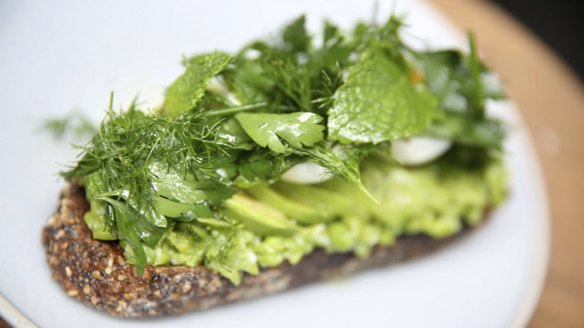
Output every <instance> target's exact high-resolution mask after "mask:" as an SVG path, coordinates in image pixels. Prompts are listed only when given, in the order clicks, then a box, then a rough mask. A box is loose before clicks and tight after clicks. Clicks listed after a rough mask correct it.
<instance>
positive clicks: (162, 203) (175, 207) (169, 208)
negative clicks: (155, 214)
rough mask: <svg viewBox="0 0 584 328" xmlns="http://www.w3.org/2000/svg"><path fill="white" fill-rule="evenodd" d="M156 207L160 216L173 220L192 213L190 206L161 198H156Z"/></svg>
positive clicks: (191, 206)
mask: <svg viewBox="0 0 584 328" xmlns="http://www.w3.org/2000/svg"><path fill="white" fill-rule="evenodd" d="M156 205H157V206H158V211H159V212H160V214H162V215H164V216H167V217H169V218H174V219H175V218H181V217H183V216H185V214H187V213H189V212H192V211H193V205H191V204H185V203H179V202H175V201H172V200H170V199H166V198H163V197H158V199H157V200H156Z"/></svg>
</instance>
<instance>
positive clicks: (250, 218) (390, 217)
mask: <svg viewBox="0 0 584 328" xmlns="http://www.w3.org/2000/svg"><path fill="white" fill-rule="evenodd" d="M361 175H362V181H363V184H364V186H365V188H366V189H367V190H368V191H369V192H370V193H371V195H372V196H373V197H374V198H375V199H376V200H377V201H378V202H379V204H376V203H375V202H374V201H373V200H372V199H371V198H370V197H369V196H367V195H365V194H364V192H363V191H361V190H360V189H359V188H357V187H355V185H354V184H349V183H347V182H344V181H342V180H341V179H337V178H335V179H333V180H330V181H327V182H325V183H321V184H314V185H299V184H292V183H287V182H282V181H279V182H276V183H275V184H272V185H269V186H268V185H256V186H253V187H251V188H249V189H244V190H243V191H242V192H240V193H238V194H235V195H234V196H233V197H232V198H230V199H229V200H227V201H226V202H225V204H224V207H222V208H221V210H220V211H222V213H219V214H220V216H218V213H216V211H215V210H213V208H212V207H206V206H201V203H200V202H199V198H200V196H201V195H198V194H197V192H195V191H194V189H193V188H191V186H190V185H189V184H190V183H189V182H184V180H182V181H183V182H182V183H179V181H180V180H176V181H175V180H173V179H172V176H171V175H169V176H167V177H166V178H167V179H166V180H165V181H166V182H168V181H171V182H172V183H167V184H164V183H160V184H159V185H157V189H158V190H159V195H161V196H160V198H159V201H158V210H159V211H160V212H161V213H162V214H163V215H164V216H166V217H170V218H174V219H175V220H176V219H177V218H178V220H176V221H174V220H173V222H175V223H174V225H173V226H172V227H170V229H168V231H166V233H165V235H164V237H162V239H161V240H160V241H159V242H158V243H157V244H156V245H154V246H146V247H144V249H145V252H146V257H147V263H148V264H150V265H187V266H198V265H205V266H206V267H208V268H209V269H211V270H214V271H217V272H219V273H220V274H221V275H223V276H224V277H226V278H228V279H229V280H231V281H232V282H233V283H234V284H239V283H240V282H241V277H242V274H243V273H249V274H257V273H258V272H259V270H260V268H269V267H274V266H277V265H279V264H281V263H282V262H284V261H288V262H290V263H291V264H296V263H298V262H299V261H300V260H301V259H302V257H303V256H305V255H307V254H309V253H311V252H312V251H313V250H315V249H316V248H322V249H325V250H326V251H327V252H329V253H334V252H353V253H354V254H355V255H357V256H359V257H366V256H368V254H369V252H370V251H371V249H372V247H373V246H375V245H378V244H379V245H392V244H393V243H394V242H395V240H396V238H398V237H400V236H403V235H412V234H425V235H428V236H431V237H433V238H444V237H448V236H451V235H453V234H456V233H457V232H458V231H460V229H462V227H463V226H464V225H465V224H467V225H471V226H472V225H476V224H478V223H479V222H480V221H481V220H482V218H483V215H484V212H485V210H486V209H489V208H494V207H496V206H497V205H498V204H499V203H500V202H501V201H502V200H503V199H504V198H505V194H506V172H505V169H504V167H503V165H502V164H501V162H500V161H499V160H496V159H492V160H490V162H489V163H488V164H486V165H485V166H484V167H482V168H474V169H468V168H451V169H450V170H448V171H446V172H445V171H444V169H443V167H441V166H440V161H437V162H434V163H432V164H428V165H425V166H422V167H403V166H401V165H397V164H395V163H393V162H390V161H387V160H384V159H380V158H370V159H367V160H365V161H364V162H363V163H362V165H361ZM86 184H87V187H88V188H87V189H88V190H89V193H90V191H91V188H92V187H93V186H92V185H91V184H92V181H91V178H90V179H88V180H87V181H86ZM173 186H174V187H173ZM88 199H90V205H91V211H90V212H88V213H87V214H86V215H85V221H86V223H87V225H88V226H89V228H90V229H91V230H92V231H93V235H94V238H96V239H102V240H115V239H117V238H116V236H115V235H113V234H112V233H111V232H108V231H109V230H108V229H107V228H106V224H105V222H104V219H103V217H104V216H103V211H104V208H103V207H100V203H99V202H95V201H91V195H90V194H89V197H88ZM217 211H219V210H217ZM219 217H220V218H221V219H219ZM120 244H121V245H122V247H123V248H124V250H125V254H126V257H127V258H128V260H129V261H130V262H132V261H134V255H133V251H132V248H131V247H130V245H129V244H128V243H127V242H124V241H120Z"/></svg>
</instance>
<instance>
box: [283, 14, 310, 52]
mask: <svg viewBox="0 0 584 328" xmlns="http://www.w3.org/2000/svg"><path fill="white" fill-rule="evenodd" d="M305 22H306V17H304V15H302V16H300V17H298V18H297V19H295V20H294V21H293V22H292V23H291V24H290V25H288V26H286V27H285V28H284V32H283V33H282V41H284V45H285V47H286V48H287V50H290V51H292V52H307V51H308V50H309V49H310V36H309V35H308V33H307V32H306V28H305V26H304V25H305Z"/></svg>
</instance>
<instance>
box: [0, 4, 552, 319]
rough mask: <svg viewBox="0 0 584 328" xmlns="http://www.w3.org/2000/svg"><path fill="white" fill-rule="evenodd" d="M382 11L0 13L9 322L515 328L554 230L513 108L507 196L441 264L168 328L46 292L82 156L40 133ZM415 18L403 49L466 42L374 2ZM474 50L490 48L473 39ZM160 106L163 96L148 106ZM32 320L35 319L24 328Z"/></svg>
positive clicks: (273, 8)
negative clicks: (293, 37)
mask: <svg viewBox="0 0 584 328" xmlns="http://www.w3.org/2000/svg"><path fill="white" fill-rule="evenodd" d="M373 7H374V1H363V0H350V1H349V0H347V1H326V2H325V1H313V0H301V1H298V0H295V1H292V0H289V1H270V0H253V1H237V0H230V1H228V0H214V1H207V2H204V3H203V2H198V1H197V2H194V1H186V0H185V1H165V2H164V3H163V2H160V1H144V0H129V1H128V0H126V1H117V0H107V1H91V2H87V1H75V0H71V1H40V0H38V1H12V2H7V1H3V2H1V3H0V44H1V45H2V50H1V51H0V99H1V101H0V108H1V109H0V110H1V113H2V119H1V120H0V181H1V182H2V187H1V188H0V209H1V211H2V215H1V216H0V220H1V221H0V222H1V231H2V233H1V236H0V292H1V293H2V295H4V297H5V298H6V299H7V300H9V302H10V303H12V304H13V305H14V307H12V306H10V304H9V303H8V302H6V300H4V299H1V297H0V313H1V314H2V316H4V317H5V318H6V319H7V320H8V321H9V322H11V323H13V324H18V325H22V326H26V325H27V322H28V320H30V321H32V322H34V323H36V324H38V325H41V326H46V327H49V326H54V327H63V326H73V327H75V326H83V327H116V326H138V325H140V326H162V325H173V326H176V327H178V326H194V325H196V326H199V327H206V328H210V327H229V326H235V325H237V326H239V327H244V326H249V327H268V326H275V325H277V326H279V327H284V326H286V327H288V326H289V327H304V326H316V325H317V324H318V325H321V326H326V327H329V326H338V327H345V326H357V325H361V326H390V325H391V326H395V327H404V326H407V327H417V326H419V327H423V326H425V327H428V326H432V327H469V326H472V327H505V326H521V325H524V324H525V323H526V322H527V320H528V319H529V317H530V315H531V313H532V311H533V308H534V305H535V304H536V301H537V299H538V296H539V293H540V290H541V287H542V284H543V278H544V276H545V271H546V267H547V259H548V247H549V246H548V245H549V228H548V225H549V218H548V207H547V200H546V197H545V191H544V186H543V183H542V179H541V173H540V171H539V166H538V162H537V159H536V157H535V155H534V152H533V148H532V146H531V143H530V141H529V137H528V134H527V131H526V129H525V126H524V124H523V123H522V120H521V119H520V117H519V116H518V112H517V111H516V110H515V109H514V107H513V105H512V104H510V103H499V104H495V105H494V106H491V110H493V111H495V112H497V113H498V114H499V115H502V116H504V117H505V118H506V119H507V120H508V121H510V122H511V124H512V126H513V128H514V129H513V133H512V135H511V137H510V138H509V140H508V142H507V144H506V148H507V150H508V154H509V157H508V165H509V168H510V170H511V174H512V181H511V196H510V198H509V200H508V201H507V203H505V205H504V206H503V207H502V208H500V209H499V210H497V211H496V212H495V213H494V216H493V218H492V220H491V221H489V222H488V223H486V225H485V226H484V227H482V228H481V229H480V230H479V231H477V232H476V233H475V234H473V235H472V236H470V238H467V239H465V240H462V241H460V242H459V243H457V244H455V245H452V246H451V247H449V248H448V249H446V250H444V251H441V252H439V253H437V254H435V255H432V256H429V257H426V258H423V259H420V260H416V261H413V262H410V263H404V264H402V265H398V266H394V267H390V268H387V269H380V270H373V271H370V272H367V273H363V274H360V275H357V276H355V277H352V278H348V279H345V280H342V281H334V282H328V283H321V284H317V285H314V286H311V287H307V288H302V289H300V290H295V291H291V292H286V293H283V294H280V295H277V296H274V297H268V298H264V299H261V300H257V301H251V302H247V303H242V304H237V305H232V306H226V307H223V308H219V309H216V310H211V311H208V312H203V313H194V314H189V315H185V316H181V317H174V318H167V319H162V320H150V321H135V320H121V319H116V318H112V317H110V316H108V315H106V314H103V313H100V312H97V311H94V310H92V309H91V308H89V307H87V306H85V305H82V304H81V303H79V302H77V301H75V300H73V299H72V298H69V297H67V296H66V295H65V293H64V292H63V290H61V288H60V287H59V286H58V285H57V284H56V283H55V282H53V280H52V279H51V272H50V271H49V269H48V265H47V263H46V260H45V255H44V250H43V248H42V246H41V242H40V235H41V229H42V227H43V225H44V223H45V221H46V219H47V218H48V217H49V215H50V214H51V213H52V212H53V211H54V210H55V207H56V203H57V197H58V194H59V191H60V190H61V189H62V187H63V181H61V180H60V179H59V178H57V177H56V174H55V173H56V172H57V171H58V170H59V169H60V166H59V165H58V163H67V161H69V160H72V159H73V158H74V155H75V152H73V151H71V150H70V149H68V147H64V146H59V145H56V144H55V143H53V142H52V141H51V140H50V138H48V137H47V136H46V135H39V134H38V133H36V132H35V131H36V129H37V128H38V126H39V125H40V124H41V123H42V122H43V119H44V118H46V117H51V116H59V115H64V114H66V113H67V112H69V111H71V109H73V108H80V109H82V110H84V111H85V112H87V113H89V114H90V115H91V116H92V117H93V118H95V119H96V120H97V119H99V118H100V117H101V116H102V113H103V109H104V108H105V107H106V104H107V99H108V93H109V91H110V90H115V91H117V93H116V95H117V98H116V99H117V101H116V104H128V102H129V100H130V99H131V98H132V97H133V96H134V95H135V93H136V92H137V91H140V90H142V91H143V92H146V93H147V94H149V95H151V97H152V98H154V100H156V99H155V98H156V96H152V95H153V94H155V93H156V92H159V91H160V90H162V87H163V86H165V85H167V84H168V83H170V82H171V81H172V80H173V78H174V77H176V76H177V75H178V74H180V72H181V67H180V65H179V60H180V56H181V54H191V53H195V52H199V51H209V50H214V49H222V50H235V49H237V48H238V47H240V46H241V45H243V44H244V43H245V42H246V41H249V40H250V39H252V38H256V37H261V36H264V35H265V34H266V33H270V32H271V31H274V29H275V28H276V27H278V26H281V25H282V24H283V23H284V22H286V21H288V20H290V19H292V18H294V17H295V16H296V15H298V14H300V13H302V12H306V13H307V14H308V20H309V27H310V28H311V29H316V28H318V27H319V26H320V22H321V20H322V18H324V17H328V18H330V19H332V20H333V21H335V22H339V23H340V24H341V25H342V26H345V27H349V26H351V25H352V24H353V23H354V22H355V21H356V20H357V19H365V20H369V19H370V18H371V12H372V9H373ZM392 10H395V11H396V12H398V13H407V16H408V20H407V21H408V23H409V25H410V26H411V28H409V29H408V39H411V40H417V39H416V38H417V37H420V38H422V39H424V40H429V43H428V44H427V45H430V46H433V47H441V46H461V45H464V40H463V38H462V34H461V33H460V32H459V31H457V30H455V29H454V28H453V27H452V26H451V25H450V24H449V23H448V22H447V21H445V20H444V18H443V17H442V16H440V14H439V13H438V12H436V11H435V10H434V9H432V8H430V7H429V6H428V5H427V4H425V3H423V2H421V1H407V2H406V1H400V3H399V5H398V6H397V8H393V5H392V4H391V2H383V1H381V2H380V6H379V13H380V15H379V17H380V19H384V18H386V17H387V16H388V14H389V13H390V12H391V11H392ZM478 39H479V45H480V35H479V36H478ZM150 100H153V99H150ZM26 318H28V319H26Z"/></svg>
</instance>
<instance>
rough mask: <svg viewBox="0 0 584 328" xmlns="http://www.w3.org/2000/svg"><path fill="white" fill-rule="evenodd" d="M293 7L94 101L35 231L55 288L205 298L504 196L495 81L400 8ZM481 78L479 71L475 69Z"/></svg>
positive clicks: (300, 269)
mask: <svg viewBox="0 0 584 328" xmlns="http://www.w3.org/2000/svg"><path fill="white" fill-rule="evenodd" d="M304 21H305V19H304V17H300V18H298V19H297V20H295V21H294V22H292V23H291V24H290V25H288V26H286V27H285V28H284V29H283V31H282V32H281V33H280V34H279V35H278V36H277V37H274V38H272V39H271V40H270V41H256V42H253V43H250V44H249V45H247V46H245V47H244V48H243V49H242V50H241V51H239V52H238V53H236V54H227V53H221V52H213V53H208V54H201V55H196V56H193V57H191V58H185V59H184V62H183V64H184V66H185V72H184V74H183V75H181V76H179V77H178V78H177V79H176V80H175V81H174V82H173V83H172V84H171V85H170V87H168V89H167V92H166V98H165V100H164V103H163V104H162V105H161V106H160V107H159V108H154V109H148V108H138V106H137V105H136V104H133V105H131V106H130V108H128V109H126V110H120V111H116V110H114V109H112V106H111V103H112V101H111V100H110V108H109V110H108V111H107V114H106V117H105V119H104V120H103V121H102V122H101V125H100V127H99V130H98V132H97V134H95V136H94V137H93V138H92V139H91V141H90V142H89V143H88V144H87V145H85V146H83V147H82V153H81V155H80V157H79V160H78V162H77V163H76V164H75V165H74V166H72V167H71V168H70V169H69V170H68V171H66V172H64V173H63V176H64V177H65V178H66V179H67V180H68V181H69V185H68V187H67V188H66V189H65V191H64V192H63V194H62V198H61V203H60V206H59V209H58V211H57V213H56V214H54V216H53V217H52V218H51V219H50V220H49V222H48V225H47V226H46V228H45V230H44V234H43V242H44V244H45V246H46V250H47V256H48V262H49V265H50V267H51V268H52V269H53V271H54V272H53V277H54V278H55V279H56V280H57V282H58V283H59V284H61V285H62V286H63V288H64V289H65V291H66V293H67V294H68V295H70V296H72V297H75V298H77V299H79V300H81V301H83V302H84V303H87V304H89V305H91V306H93V307H95V308H97V309H99V310H103V311H106V312H108V313H110V314H113V315H116V316H123V317H152V316H161V315H168V314H178V313H184V312H186V311H190V310H194V309H205V308H209V307H213V306H216V305H220V304H225V303H229V302H234V301H239V300H243V299H247V298H252V297H258V296H261V295H265V294H271V293H275V292H279V291H282V290H286V289H289V288H292V287H295V286H299V285H303V284H306V283H310V282H315V281H320V280H324V279H329V278H331V277H334V276H338V275H344V274H348V273H352V272H355V271H358V270H362V269H366V268H371V267H375V266H381V265H387V264H390V263H394V262H399V261H403V260H406V259H410V258H414V257H417V256H420V255H423V254H426V253H428V252H430V251H432V250H435V249H437V248H439V247H442V246H444V245H446V244H448V243H450V242H451V241H452V240H454V239H456V238H457V237H459V236H462V235H464V234H466V233H467V232H468V231H471V230H472V228H474V227H476V226H478V225H479V224H480V223H481V222H483V221H484V220H485V217H486V215H487V214H488V213H489V212H490V211H491V210H492V209H493V208H495V207H496V206H497V205H499V204H500V203H501V202H502V201H503V200H504V198H505V195H506V188H507V186H506V179H505V177H506V175H505V170H504V167H503V165H502V160H501V147H502V141H503V138H504V130H503V128H502V126H501V124H500V123H499V122H497V121H495V120H493V119H491V118H488V117H487V116H486V115H485V101H486V100H487V99H489V98H499V97H502V93H501V91H500V90H499V89H498V88H495V86H496V84H494V83H492V81H493V76H492V74H491V73H489V71H488V69H487V68H486V67H485V65H484V64H483V63H482V62H481V61H480V60H479V57H478V55H477V50H476V48H475V45H474V40H473V37H472V35H469V43H470V51H469V53H468V54H464V53H461V52H459V51H457V50H443V51H419V50H414V49H412V48H411V47H409V46H408V45H406V44H405V43H404V42H402V40H401V39H400V30H401V29H402V25H403V23H402V20H401V19H399V18H397V17H391V18H390V19H389V20H388V21H387V23H385V24H384V25H375V24H364V23H359V24H357V25H356V26H355V27H354V29H353V30H352V31H350V32H349V33H342V32H341V31H340V30H339V29H338V28H337V27H336V26H335V25H333V24H332V23H330V22H325V24H324V29H323V31H322V33H320V34H318V35H309V34H308V33H307V32H306V30H305V27H304ZM487 82H488V83H487Z"/></svg>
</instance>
